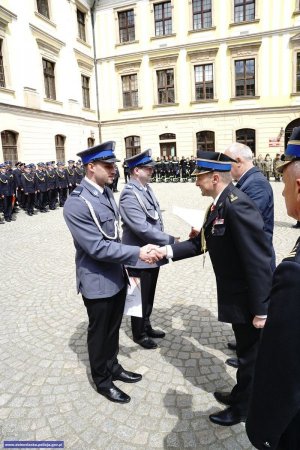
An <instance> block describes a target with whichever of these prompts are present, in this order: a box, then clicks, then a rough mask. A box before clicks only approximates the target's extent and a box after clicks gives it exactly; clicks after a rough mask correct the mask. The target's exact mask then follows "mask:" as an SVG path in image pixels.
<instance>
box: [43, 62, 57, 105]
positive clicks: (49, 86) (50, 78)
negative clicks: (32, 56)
mask: <svg viewBox="0 0 300 450" xmlns="http://www.w3.org/2000/svg"><path fill="white" fill-rule="evenodd" d="M54 67H55V64H54V62H52V61H48V60H47V59H44V58H43V71H44V82H45V94H46V97H47V98H51V99H52V100H56V93H55V77H54Z"/></svg>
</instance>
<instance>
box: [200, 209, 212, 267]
mask: <svg viewBox="0 0 300 450" xmlns="http://www.w3.org/2000/svg"><path fill="white" fill-rule="evenodd" d="M212 205H213V203H212V204H211V205H209V207H208V208H207V210H206V211H205V216H204V220H203V225H202V228H201V239H200V244H201V251H203V267H204V264H205V256H206V252H207V248H206V239H205V234H204V224H205V222H206V219H207V217H208V215H209V213H210V208H211V207H212Z"/></svg>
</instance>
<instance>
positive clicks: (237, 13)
mask: <svg viewBox="0 0 300 450" xmlns="http://www.w3.org/2000/svg"><path fill="white" fill-rule="evenodd" d="M254 19H255V0H234V21H235V22H245V21H248V20H254Z"/></svg>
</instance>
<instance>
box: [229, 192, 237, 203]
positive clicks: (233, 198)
mask: <svg viewBox="0 0 300 450" xmlns="http://www.w3.org/2000/svg"><path fill="white" fill-rule="evenodd" d="M228 198H229V201H230V203H232V202H234V201H235V200H237V199H238V196H237V195H235V194H233V193H232V192H231V194H229V195H228Z"/></svg>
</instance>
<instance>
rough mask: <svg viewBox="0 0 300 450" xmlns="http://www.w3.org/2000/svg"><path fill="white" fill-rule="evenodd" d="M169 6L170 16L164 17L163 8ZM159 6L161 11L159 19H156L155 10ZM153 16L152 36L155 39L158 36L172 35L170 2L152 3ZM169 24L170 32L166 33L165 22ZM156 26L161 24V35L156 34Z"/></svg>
mask: <svg viewBox="0 0 300 450" xmlns="http://www.w3.org/2000/svg"><path fill="white" fill-rule="evenodd" d="M167 5H169V8H170V15H169V16H165V14H166V12H165V6H167ZM159 6H161V8H162V11H161V18H157V17H156V9H157V8H158V7H159ZM167 8H168V7H167ZM153 9H154V11H153V15H154V34H155V36H156V37H160V36H169V35H170V34H172V31H173V21H172V2H171V1H170V0H162V1H160V2H157V3H154V5H153ZM169 21H170V22H171V32H168V33H167V32H166V28H167V26H168V25H167V24H166V22H169ZM157 24H162V31H163V32H162V33H158V32H157Z"/></svg>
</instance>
